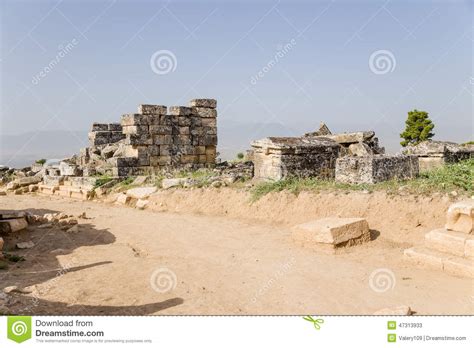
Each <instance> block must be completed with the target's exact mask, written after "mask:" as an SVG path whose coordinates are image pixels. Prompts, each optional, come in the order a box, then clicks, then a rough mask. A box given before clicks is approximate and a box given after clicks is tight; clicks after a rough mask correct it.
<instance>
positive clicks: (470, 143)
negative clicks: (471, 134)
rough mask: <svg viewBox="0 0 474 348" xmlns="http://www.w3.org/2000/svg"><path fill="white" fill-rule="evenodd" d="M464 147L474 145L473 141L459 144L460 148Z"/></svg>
mask: <svg viewBox="0 0 474 348" xmlns="http://www.w3.org/2000/svg"><path fill="white" fill-rule="evenodd" d="M464 145H474V140H471V141H466V142H465V143H462V144H461V146H464Z"/></svg>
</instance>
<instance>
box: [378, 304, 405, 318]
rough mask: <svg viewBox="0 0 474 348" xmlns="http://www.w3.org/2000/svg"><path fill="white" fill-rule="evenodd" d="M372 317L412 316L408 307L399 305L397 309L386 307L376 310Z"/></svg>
mask: <svg viewBox="0 0 474 348" xmlns="http://www.w3.org/2000/svg"><path fill="white" fill-rule="evenodd" d="M373 315H390V316H396V315H412V311H411V308H410V307H409V306H405V305H401V306H397V307H388V308H383V309H381V310H378V311H377V312H375V313H374V314H373Z"/></svg>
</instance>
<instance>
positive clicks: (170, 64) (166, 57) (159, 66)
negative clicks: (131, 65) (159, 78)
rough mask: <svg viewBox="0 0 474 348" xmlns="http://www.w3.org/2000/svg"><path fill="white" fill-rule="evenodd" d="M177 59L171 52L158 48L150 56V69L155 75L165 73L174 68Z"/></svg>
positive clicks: (176, 64)
mask: <svg viewBox="0 0 474 348" xmlns="http://www.w3.org/2000/svg"><path fill="white" fill-rule="evenodd" d="M177 66H178V60H177V59H176V56H175V55H174V53H173V52H171V51H168V50H160V51H156V52H155V53H153V55H152V56H151V58H150V67H151V70H153V72H154V73H155V74H157V75H166V74H168V73H170V72H173V71H175V70H176V67H177Z"/></svg>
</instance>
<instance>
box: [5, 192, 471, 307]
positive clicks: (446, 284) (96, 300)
mask: <svg viewBox="0 0 474 348" xmlns="http://www.w3.org/2000/svg"><path fill="white" fill-rule="evenodd" d="M0 209H18V210H20V209H33V210H39V209H41V210H42V212H48V211H54V212H57V211H62V212H66V213H68V214H74V215H78V214H80V213H81V212H83V211H85V212H86V214H87V216H88V217H90V218H91V219H88V220H81V221H80V223H81V228H80V232H78V233H66V232H62V231H60V230H58V229H52V230H48V229H32V230H31V231H26V232H22V233H20V234H19V237H18V240H33V241H34V242H35V244H36V246H35V247H34V248H32V249H28V250H25V251H19V252H15V253H18V254H24V255H25V258H26V261H24V262H20V263H18V264H17V265H18V266H14V267H10V269H9V270H6V271H5V270H1V271H0V287H1V288H4V287H5V286H9V285H19V286H21V287H29V289H32V290H33V292H32V293H30V294H16V295H14V296H15V300H16V303H14V304H13V305H12V307H11V309H12V311H14V312H16V313H25V312H30V313H35V314H84V315H87V314H91V315H92V314H95V315H100V314H117V315H126V314H135V315H144V314H306V313H321V314H372V313H373V312H375V311H376V310H379V309H381V308H384V307H391V306H397V305H401V304H404V305H409V306H411V307H412V309H413V310H414V311H416V312H417V314H474V297H473V295H474V292H473V281H472V280H470V279H466V278H457V277H453V276H449V275H446V274H443V273H440V272H436V271H427V270H419V269H416V268H414V267H411V266H409V265H407V264H405V263H404V262H403V261H402V250H403V249H404V247H405V244H404V243H403V241H400V242H399V243H397V242H394V241H393V238H392V239H390V240H386V239H384V238H383V233H384V231H382V230H381V231H380V233H381V235H380V236H379V238H377V239H376V240H374V241H372V242H370V243H368V244H366V245H364V246H358V247H354V248H351V249H348V250H347V251H345V252H344V253H342V254H339V255H325V254H318V253H315V252H313V251H310V250H305V249H302V248H300V247H298V246H296V245H294V244H293V243H292V242H291V239H290V231H289V230H288V228H287V227H286V226H284V225H281V227H279V225H276V226H275V225H273V226H269V225H263V224H257V223H255V222H252V223H250V222H245V221H241V220H240V221H239V220H237V219H231V218H222V217H208V216H198V215H185V214H172V213H158V212H151V211H140V210H136V209H132V208H128V207H118V206H111V205H105V204H102V203H96V202H80V201H74V200H69V199H64V198H58V197H43V196H32V195H25V196H6V197H0ZM7 242H9V246H10V247H11V245H12V243H14V242H15V241H12V240H10V241H8V240H7ZM7 247H8V245H7ZM61 268H66V270H64V271H61ZM160 269H161V272H162V273H161V274H164V275H165V276H166V275H169V276H170V278H169V279H170V280H171V282H172V283H173V282H174V279H173V276H174V275H175V276H176V282H175V283H174V284H172V285H175V287H174V288H172V289H171V290H169V291H167V292H159V291H156V290H155V289H158V290H160V289H165V288H166V287H167V285H168V284H167V283H166V281H165V280H166V279H164V278H159V279H158V278H155V279H158V281H150V280H151V279H153V273H154V272H155V271H157V270H160ZM378 269H389V270H390V271H391V272H393V274H394V276H395V278H394V279H393V281H392V280H389V282H390V281H392V284H391V285H392V286H393V288H391V287H390V289H389V290H387V291H385V292H376V291H374V290H373V289H372V288H371V287H370V286H369V279H370V275H371V274H372V272H374V271H375V270H378ZM170 271H171V272H172V273H170ZM166 272H168V273H166ZM160 280H163V282H161V281H160ZM152 283H153V286H152ZM382 285H383V284H379V286H380V287H383V286H382ZM389 285H390V284H389ZM154 288H155V289H154Z"/></svg>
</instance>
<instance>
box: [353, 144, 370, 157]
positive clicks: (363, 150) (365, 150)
mask: <svg viewBox="0 0 474 348" xmlns="http://www.w3.org/2000/svg"><path fill="white" fill-rule="evenodd" d="M348 149H349V154H350V155H352V156H359V157H364V156H372V155H373V154H374V152H373V151H372V149H371V148H370V147H369V145H367V144H365V143H363V142H359V143H354V144H350V145H349V148H348Z"/></svg>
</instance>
